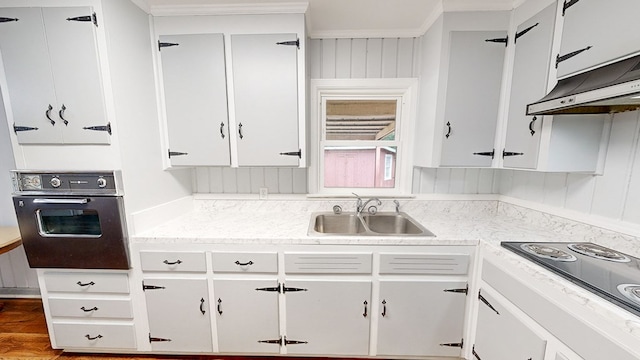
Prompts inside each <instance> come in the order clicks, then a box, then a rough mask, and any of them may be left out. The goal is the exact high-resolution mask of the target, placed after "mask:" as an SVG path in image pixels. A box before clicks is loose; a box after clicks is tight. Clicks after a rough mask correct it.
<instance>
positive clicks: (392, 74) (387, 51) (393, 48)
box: [381, 39, 400, 78]
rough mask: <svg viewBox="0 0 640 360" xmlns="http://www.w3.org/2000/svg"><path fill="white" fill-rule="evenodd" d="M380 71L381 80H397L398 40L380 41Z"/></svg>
mask: <svg viewBox="0 0 640 360" xmlns="http://www.w3.org/2000/svg"><path fill="white" fill-rule="evenodd" d="M381 67H382V70H381V74H382V76H381V77H383V78H397V77H400V76H398V39H383V40H382V64H381Z"/></svg>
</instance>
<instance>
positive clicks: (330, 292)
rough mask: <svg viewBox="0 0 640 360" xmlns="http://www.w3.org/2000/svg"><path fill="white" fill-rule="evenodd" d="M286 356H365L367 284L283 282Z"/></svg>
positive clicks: (318, 281) (368, 323)
mask: <svg viewBox="0 0 640 360" xmlns="http://www.w3.org/2000/svg"><path fill="white" fill-rule="evenodd" d="M286 287H288V288H297V289H303V290H301V291H291V292H286V293H285V294H286V299H285V301H286V309H287V310H286V311H287V314H286V316H287V320H286V321H287V326H286V328H287V331H286V332H287V333H286V339H287V340H288V341H300V342H303V343H300V344H289V345H287V353H288V354H313V355H320V354H327V355H352V356H356V355H368V353H369V326H370V319H371V282H370V281H338V280H334V281H331V280H326V281H325V280H317V281H316V280H308V281H287V282H286Z"/></svg>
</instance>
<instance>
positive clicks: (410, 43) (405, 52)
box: [396, 38, 415, 78]
mask: <svg viewBox="0 0 640 360" xmlns="http://www.w3.org/2000/svg"><path fill="white" fill-rule="evenodd" d="M414 43H415V40H414V39H413V38H400V39H398V52H397V53H398V59H397V64H396V75H397V76H398V77H399V78H407V77H412V76H413V74H414V72H413V64H414V61H413V58H414Z"/></svg>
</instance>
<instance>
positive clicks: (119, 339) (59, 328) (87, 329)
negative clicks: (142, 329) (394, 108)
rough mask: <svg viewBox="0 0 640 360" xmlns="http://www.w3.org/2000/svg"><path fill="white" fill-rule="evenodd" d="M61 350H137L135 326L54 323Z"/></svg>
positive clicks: (57, 341)
mask: <svg viewBox="0 0 640 360" xmlns="http://www.w3.org/2000/svg"><path fill="white" fill-rule="evenodd" d="M53 332H54V337H55V339H56V345H57V347H59V348H71V347H74V348H89V349H91V348H95V349H105V348H109V349H135V348H136V338H135V332H134V329H133V324H67V323H56V322H54V323H53Z"/></svg>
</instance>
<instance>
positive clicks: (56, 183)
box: [49, 177, 62, 188]
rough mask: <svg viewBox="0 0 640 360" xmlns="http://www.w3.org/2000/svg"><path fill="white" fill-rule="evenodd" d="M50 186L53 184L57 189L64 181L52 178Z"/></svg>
mask: <svg viewBox="0 0 640 360" xmlns="http://www.w3.org/2000/svg"><path fill="white" fill-rule="evenodd" d="M49 184H51V186H53V187H54V188H57V187H60V185H62V181H60V178H57V177H52V178H51V180H49Z"/></svg>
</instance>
